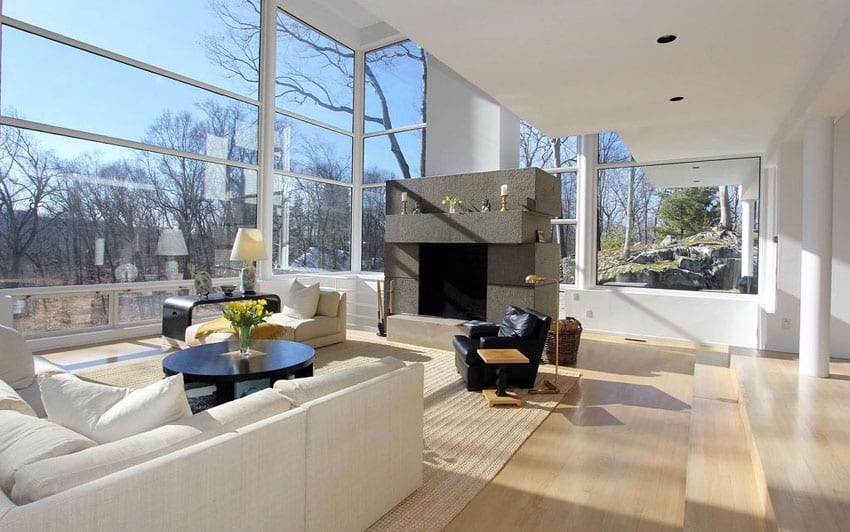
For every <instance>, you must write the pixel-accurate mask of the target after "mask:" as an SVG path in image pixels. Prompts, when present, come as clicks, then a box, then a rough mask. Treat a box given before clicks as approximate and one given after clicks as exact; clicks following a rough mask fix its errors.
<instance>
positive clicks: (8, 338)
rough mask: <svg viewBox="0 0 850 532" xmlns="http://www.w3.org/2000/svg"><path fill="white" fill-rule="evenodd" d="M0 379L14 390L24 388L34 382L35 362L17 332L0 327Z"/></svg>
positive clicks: (25, 343) (25, 342)
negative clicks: (0, 354) (1, 350)
mask: <svg viewBox="0 0 850 532" xmlns="http://www.w3.org/2000/svg"><path fill="white" fill-rule="evenodd" d="M0 345H2V346H3V355H2V356H0V379H2V380H4V381H6V384H8V385H9V386H11V387H12V388H15V389H16V390H18V389H21V388H26V387H27V386H29V385H30V384H32V383H33V381H34V380H35V361H34V360H33V356H32V351H31V350H30V348H29V347H27V341H26V340H25V339H24V337H23V336H21V334H20V333H18V331H16V330H15V329H13V328H11V327H6V326H5V325H0Z"/></svg>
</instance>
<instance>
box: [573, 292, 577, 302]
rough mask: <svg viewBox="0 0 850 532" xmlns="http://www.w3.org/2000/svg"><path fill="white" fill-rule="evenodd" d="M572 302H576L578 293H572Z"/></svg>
mask: <svg viewBox="0 0 850 532" xmlns="http://www.w3.org/2000/svg"><path fill="white" fill-rule="evenodd" d="M573 301H578V292H573Z"/></svg>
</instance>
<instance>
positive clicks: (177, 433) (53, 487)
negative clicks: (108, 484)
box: [12, 388, 291, 504]
mask: <svg viewBox="0 0 850 532" xmlns="http://www.w3.org/2000/svg"><path fill="white" fill-rule="evenodd" d="M290 409H291V403H290V402H289V401H287V400H286V399H285V398H284V397H283V396H281V395H280V394H279V393H277V392H275V391H274V390H272V389H271V388H267V389H265V390H262V391H259V392H257V393H253V394H251V395H248V396H245V397H242V398H240V399H237V400H235V401H230V402H228V403H224V404H222V405H218V406H215V407H213V408H210V409H208V410H205V411H203V412H199V413H197V414H195V415H194V416H191V417H187V418H184V419H181V420H179V421H176V422H174V423H170V424H168V425H163V426H161V427H158V428H155V429H153V430H150V431H147V432H144V433H141V434H136V435H134V436H130V437H128V438H124V439H122V440H118V441H114V442H110V443H105V444H103V445H99V446H97V447H96V448H93V449H87V450H86V451H83V452H80V453H75V454H74V455H69V456H63V457H59V458H57V459H50V460H43V461H41V462H38V463H34V464H30V465H28V466H25V467H23V468H21V469H20V470H19V471H18V473H17V475H16V476H15V487H14V488H13V489H12V500H13V501H14V502H15V503H17V504H27V503H30V502H33V501H36V500H38V499H41V498H44V497H47V496H49V495H53V494H55V493H59V492H61V491H65V490H68V489H71V488H73V487H75V486H79V485H80V484H84V483H86V482H91V481H92V480H95V479H98V478H100V477H103V476H106V475H109V474H111V473H114V472H116V471H121V470H123V469H126V468H128V467H132V466H134V465H136V464H139V463H142V462H147V461H150V460H153V459H154V458H157V457H160V456H164V455H166V454H169V453H172V452H174V451H177V450H179V449H183V448H185V447H188V446H190V445H194V444H196V443H199V442H202V441H205V440H207V439H210V438H213V437H215V436H217V435H219V434H222V433H224V432H229V431H235V430H239V429H241V428H243V427H246V426H248V425H251V424H253V423H256V422H258V421H261V420H263V419H267V418H269V417H272V416H275V415H277V414H280V413H283V412H286V411H287V410H290Z"/></svg>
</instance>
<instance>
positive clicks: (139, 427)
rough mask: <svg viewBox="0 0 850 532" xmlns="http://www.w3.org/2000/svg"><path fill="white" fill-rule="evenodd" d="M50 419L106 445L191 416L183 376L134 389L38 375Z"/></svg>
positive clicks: (74, 377) (72, 377)
mask: <svg viewBox="0 0 850 532" xmlns="http://www.w3.org/2000/svg"><path fill="white" fill-rule="evenodd" d="M38 382H39V386H40V387H41V399H42V402H43V403H44V409H45V410H46V411H47V417H48V418H49V419H50V420H51V421H55V422H56V423H59V424H61V425H64V426H66V427H68V428H71V429H73V430H76V431H77V432H79V433H81V434H84V435H86V436H88V437H90V438H92V439H93V440H95V441H97V442H99V443H104V442H109V441H114V440H119V439H121V438H126V437H127V436H132V435H133V434H138V433H140V432H144V431H147V430H150V429H153V428H156V427H159V426H160V425H164V424H166V423H168V422H170V421H174V420H177V419H180V418H182V417H186V416H189V415H191V413H192V412H191V409H190V408H189V401H188V400H187V399H186V392H185V391H184V389H183V375H181V374H178V375H174V376H171V377H168V378H166V379H162V380H161V381H157V382H155V383H153V384H151V385H149V386H145V387H144V388H139V389H138V390H133V389H131V388H119V387H115V386H108V385H106V384H99V383H95V382H86V381H83V380H80V379H79V378H78V377H76V376H74V375H71V374H67V373H63V374H55V375H39V379H38Z"/></svg>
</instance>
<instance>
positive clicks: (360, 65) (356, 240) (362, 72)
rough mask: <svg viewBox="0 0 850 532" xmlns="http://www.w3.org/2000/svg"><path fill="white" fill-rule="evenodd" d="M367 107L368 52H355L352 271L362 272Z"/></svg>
mask: <svg viewBox="0 0 850 532" xmlns="http://www.w3.org/2000/svg"><path fill="white" fill-rule="evenodd" d="M365 107H366V54H365V53H364V52H363V51H362V50H356V51H355V52H354V143H353V146H352V147H353V150H354V151H353V153H352V157H351V161H352V170H353V172H354V174H353V176H352V177H353V180H354V187H353V190H352V191H351V271H352V272H353V273H360V271H361V265H362V262H363V260H362V255H363V162H364V161H363V115H364V112H365Z"/></svg>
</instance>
